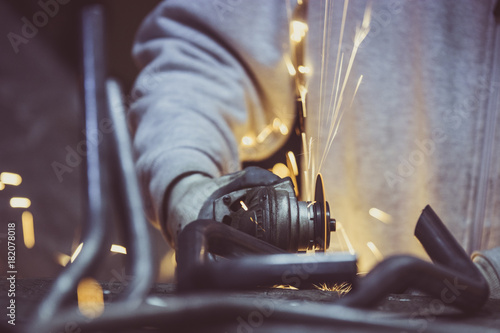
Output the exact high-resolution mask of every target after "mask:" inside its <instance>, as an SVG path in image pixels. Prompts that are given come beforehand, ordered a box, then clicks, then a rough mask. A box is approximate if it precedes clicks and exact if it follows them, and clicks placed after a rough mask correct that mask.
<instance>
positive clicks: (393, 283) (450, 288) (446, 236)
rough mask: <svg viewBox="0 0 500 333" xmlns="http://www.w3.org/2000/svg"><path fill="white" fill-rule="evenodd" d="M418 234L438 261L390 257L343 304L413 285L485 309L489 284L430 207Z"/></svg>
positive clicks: (466, 307) (367, 302)
mask: <svg viewBox="0 0 500 333" xmlns="http://www.w3.org/2000/svg"><path fill="white" fill-rule="evenodd" d="M415 236H416V237H417V238H418V240H419V241H420V242H421V243H422V245H423V246H424V248H425V250H426V251H427V253H428V254H429V256H430V257H431V259H432V260H433V261H434V264H431V263H429V262H426V261H423V260H420V259H417V258H415V257H410V256H395V257H391V258H388V259H386V260H384V261H382V262H381V263H380V264H378V265H377V266H376V267H375V268H374V269H373V270H372V271H370V273H368V274H367V275H366V276H365V277H364V278H362V279H360V281H359V284H358V285H357V286H356V288H355V290H354V291H352V292H350V293H349V294H348V295H347V296H345V297H344V298H343V299H342V300H340V301H339V303H340V304H343V305H348V306H356V307H370V306H374V305H376V304H377V303H378V302H379V301H381V300H382V299H383V298H384V297H385V296H386V295H387V294H390V293H398V292H400V291H401V290H405V289H407V288H410V287H412V288H416V289H419V290H421V291H424V292H426V293H429V294H430V295H432V296H434V297H437V298H438V299H440V300H441V301H442V302H443V303H444V304H450V305H453V306H456V307H458V308H460V309H462V310H463V311H475V310H478V309H479V308H481V307H482V306H483V305H484V304H485V303H486V301H487V300H488V296H489V287H488V283H487V282H486V280H485V279H484V277H483V276H482V275H481V272H479V270H478V269H477V268H476V266H475V265H474V264H473V263H472V261H471V260H470V259H469V257H468V256H467V254H466V253H465V251H464V250H463V249H462V248H461V247H460V245H459V244H458V242H457V241H456V240H455V239H454V238H453V236H452V235H451V233H450V232H449V231H448V230H447V229H446V227H445V226H444V224H443V222H442V221H441V220H440V219H439V217H438V216H437V215H436V213H435V212H434V211H433V210H432V208H431V207H430V206H426V207H425V209H424V210H423V212H422V215H421V216H420V218H419V220H418V223H417V226H416V228H415Z"/></svg>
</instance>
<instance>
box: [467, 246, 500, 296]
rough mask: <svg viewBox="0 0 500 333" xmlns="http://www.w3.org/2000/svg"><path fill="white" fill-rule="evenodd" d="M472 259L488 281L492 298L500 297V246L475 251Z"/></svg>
mask: <svg viewBox="0 0 500 333" xmlns="http://www.w3.org/2000/svg"><path fill="white" fill-rule="evenodd" d="M472 261H473V262H474V264H476V266H477V267H478V268H479V270H480V271H481V273H482V274H483V275H484V277H485V278H486V281H488V285H489V286H490V298H497V299H500V247H497V248H494V249H491V250H486V251H482V252H474V253H473V254H472Z"/></svg>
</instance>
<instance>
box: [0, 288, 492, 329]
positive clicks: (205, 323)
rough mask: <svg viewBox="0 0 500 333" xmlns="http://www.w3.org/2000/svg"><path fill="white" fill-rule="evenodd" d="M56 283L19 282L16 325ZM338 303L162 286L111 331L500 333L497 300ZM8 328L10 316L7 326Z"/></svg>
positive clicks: (110, 294) (112, 320)
mask: <svg viewBox="0 0 500 333" xmlns="http://www.w3.org/2000/svg"><path fill="white" fill-rule="evenodd" d="M51 283H52V281H49V280H42V279H30V280H18V281H17V283H16V298H15V300H16V305H17V307H16V328H20V327H21V326H22V325H24V324H26V323H27V321H28V319H29V314H30V313H31V312H32V311H33V309H34V307H35V305H36V304H37V303H38V301H39V300H40V299H41V298H42V297H43V296H44V295H45V294H46V293H47V292H48V290H49V288H50V285H51ZM0 287H1V293H2V297H1V298H0V299H1V307H2V309H6V306H7V301H8V300H7V297H4V295H5V296H6V295H7V292H8V289H9V286H8V283H7V281H6V279H2V281H1V283H0ZM102 288H103V293H104V301H105V302H106V303H111V302H113V301H115V300H116V298H117V295H118V294H119V292H120V291H121V290H122V289H123V285H122V284H120V283H103V284H102ZM338 298H339V294H338V293H337V292H331V291H324V290H288V289H259V290H252V291H244V292H224V293H222V292H216V293H215V292H210V293H207V292H204V293H193V294H183V295H179V294H177V293H176V292H175V285H174V284H156V285H155V286H154V287H153V289H152V290H151V298H150V300H149V301H148V302H147V303H148V304H147V305H144V306H141V308H140V309H138V310H136V311H134V312H133V314H132V315H131V314H128V315H127V314H125V315H124V314H115V315H114V316H110V317H109V318H108V322H107V324H106V325H105V327H113V325H116V326H114V327H115V328H116V329H113V330H112V331H130V332H151V331H156V329H155V328H154V327H157V328H158V327H159V328H160V331H164V330H165V331H175V332H185V331H196V332H306V331H307V332H328V331H341V332H373V331H380V332H382V331H391V332H454V333H456V332H500V300H494V299H490V300H489V301H488V303H487V304H486V306H484V307H483V308H482V309H481V310H479V311H478V312H477V313H475V314H464V313H463V312H461V311H459V310H456V309H454V308H452V307H449V306H447V305H446V304H445V303H444V302H443V301H442V300H439V299H436V298H432V297H429V296H424V295H415V294H398V295H396V294H393V295H390V296H388V297H387V298H386V299H385V300H384V301H383V302H382V303H381V304H379V305H378V307H377V308H375V309H370V310H369V311H364V310H357V309H346V308H342V307H340V306H335V305H334V303H335V300H337V299H338ZM4 311H5V310H4ZM162 312H163V313H162ZM315 314H316V317H315ZM120 315H121V316H122V318H120ZM287 316H288V317H287ZM329 316H331V318H330V319H328V317H329ZM2 317H3V318H5V315H2ZM312 317H315V318H314V319H313V320H311V318H312ZM148 318H150V321H148ZM101 319H102V318H101ZM140 320H142V321H143V322H144V321H146V322H150V323H151V326H153V327H149V328H136V327H134V326H135V325H134V322H135V323H136V322H138V321H140ZM6 324H7V320H6V319H3V320H2V323H1V325H2V326H1V327H2V328H5V327H7V326H6ZM91 327H92V326H89V327H86V329H91ZM126 329H127V330H126ZM83 331H85V327H84V330H83ZM89 331H91V332H94V331H93V330H89ZM75 332H77V331H75ZM78 332H81V330H78ZM96 332H97V331H96Z"/></svg>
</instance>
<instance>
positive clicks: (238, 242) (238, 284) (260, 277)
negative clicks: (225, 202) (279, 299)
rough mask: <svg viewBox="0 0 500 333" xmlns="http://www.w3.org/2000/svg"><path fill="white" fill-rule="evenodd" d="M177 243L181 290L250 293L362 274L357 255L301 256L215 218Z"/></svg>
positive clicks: (199, 223)
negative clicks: (267, 287) (265, 287)
mask: <svg viewBox="0 0 500 333" xmlns="http://www.w3.org/2000/svg"><path fill="white" fill-rule="evenodd" d="M178 243H179V248H178V251H177V280H178V290H179V291H181V292H186V291H194V290H199V289H219V290H220V289H248V288H253V287H257V286H263V285H274V284H291V285H294V286H295V287H300V286H302V287H303V286H304V285H305V286H307V285H311V284H313V283H321V282H325V281H327V282H350V281H352V280H354V278H355V276H356V272H357V267H356V257H355V256H353V255H347V254H340V255H331V254H328V255H315V256H307V255H303V256H300V255H297V254H291V253H286V252H285V251H284V250H282V249H280V248H278V247H275V246H273V245H271V244H269V243H266V242H264V241H261V240H259V239H256V238H254V237H252V236H250V235H247V234H245V233H243V232H241V231H238V230H236V229H234V228H231V227H229V226H226V225H225V224H223V223H219V222H215V221H212V220H198V221H194V222H191V223H190V224H188V225H187V226H186V228H185V229H184V230H183V231H182V232H181V234H180V235H179V242H178ZM209 253H212V254H215V255H219V256H224V257H233V258H234V257H241V256H244V255H246V257H244V258H237V259H232V260H225V261H220V262H215V261H211V260H210V258H209V256H208V254H209ZM249 254H251V256H248V255H249ZM259 254H260V255H261V256H258V255H259ZM262 254H266V255H265V256H262Z"/></svg>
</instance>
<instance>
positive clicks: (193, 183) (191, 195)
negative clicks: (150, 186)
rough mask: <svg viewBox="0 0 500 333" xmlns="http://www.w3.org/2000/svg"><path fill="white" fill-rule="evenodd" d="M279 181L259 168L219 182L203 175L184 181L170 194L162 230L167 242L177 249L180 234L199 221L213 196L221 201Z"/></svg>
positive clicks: (219, 179) (249, 169)
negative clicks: (189, 225)
mask: <svg viewBox="0 0 500 333" xmlns="http://www.w3.org/2000/svg"><path fill="white" fill-rule="evenodd" d="M279 180H280V178H279V177H278V176H276V175H274V174H273V173H271V172H270V171H267V170H265V169H261V168H258V167H249V168H246V169H244V170H242V171H238V172H235V173H232V174H228V175H225V176H222V177H219V178H210V177H207V176H206V175H204V174H200V173H195V174H190V175H187V176H186V177H183V178H181V179H180V180H179V181H178V182H176V183H175V184H174V185H173V187H172V189H171V190H170V193H169V194H168V196H167V198H166V203H165V207H164V210H165V211H164V216H165V217H166V221H165V223H164V224H163V226H162V229H163V232H164V234H165V235H166V238H167V240H168V242H169V243H170V245H172V246H173V247H174V248H175V247H176V243H177V236H178V235H179V233H180V232H181V231H182V230H183V229H184V227H185V226H186V225H187V224H188V223H190V222H192V221H194V220H196V219H198V214H199V212H200V210H201V208H202V206H203V205H204V203H205V202H206V201H207V199H208V198H209V197H210V196H211V195H213V196H215V197H220V196H222V195H224V194H226V193H230V192H233V191H236V190H240V189H243V188H251V187H255V186H263V185H270V184H272V183H273V182H276V181H279Z"/></svg>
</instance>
